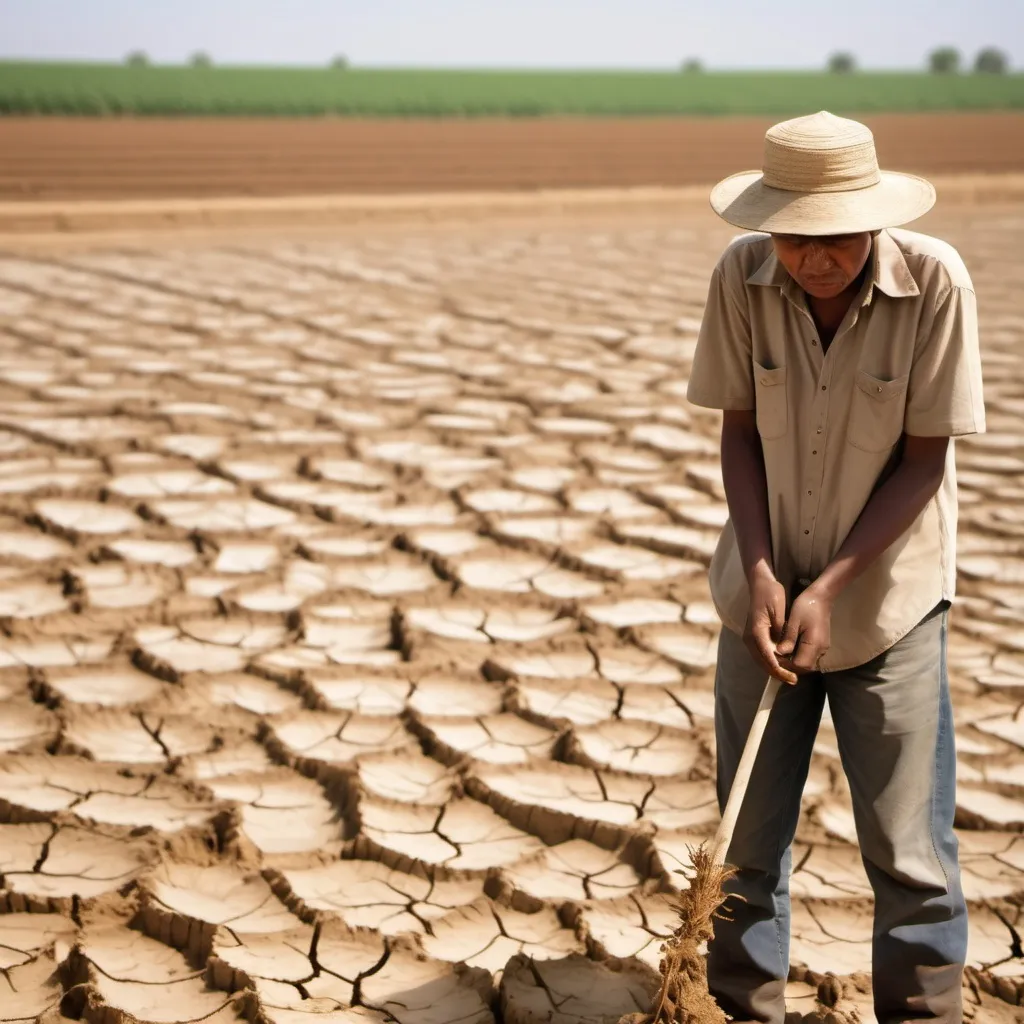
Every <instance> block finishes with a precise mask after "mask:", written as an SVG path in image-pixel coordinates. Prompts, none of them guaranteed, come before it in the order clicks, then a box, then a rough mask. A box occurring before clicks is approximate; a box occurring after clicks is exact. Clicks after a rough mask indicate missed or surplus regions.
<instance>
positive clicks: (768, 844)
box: [708, 629, 825, 1024]
mask: <svg viewBox="0 0 1024 1024" xmlns="http://www.w3.org/2000/svg"><path fill="white" fill-rule="evenodd" d="M767 681H768V680H767V676H766V675H765V672H764V670H763V669H762V668H760V667H759V666H758V665H757V663H756V662H755V661H754V659H753V658H752V657H751V656H750V653H749V652H748V651H747V648H746V646H745V645H744V643H743V641H742V639H741V638H740V637H738V636H737V635H736V634H735V633H732V632H730V631H729V630H728V629H723V630H722V632H721V635H720V639H719V645H718V667H717V670H716V674H715V739H716V744H717V748H718V801H719V806H720V807H722V808H724V806H725V801H726V799H727V798H728V795H729V790H730V788H731V786H732V781H733V777H734V776H735V773H736V768H737V766H738V764H739V760H740V755H741V754H742V753H743V745H744V743H745V742H746V738H747V734H748V733H749V732H750V727H751V724H752V723H753V720H754V715H755V713H756V711H757V707H758V704H759V703H760V700H761V694H762V692H763V691H764V687H765V683H766V682H767ZM824 700H825V692H824V687H823V685H822V682H821V677H820V676H818V675H811V676H806V677H804V678H803V679H802V680H801V681H800V682H799V683H798V684H797V685H796V686H785V685H784V686H783V687H782V688H781V690H780V691H779V695H778V697H777V699H776V702H775V706H774V708H773V709H772V713H771V716H770V717H769V719H768V725H767V728H766V730H765V734H764V738H763V740H762V742H761V747H760V750H759V751H758V756H757V761H756V763H755V765H754V771H753V774H752V776H751V780H750V786H749V788H748V790H747V794H746V797H745V799H744V801H743V805H742V808H741V810H740V814H739V819H738V820H737V822H736V831H735V833H734V834H733V838H732V843H731V845H730V847H729V853H728V857H727V861H728V863H729V864H731V865H733V866H734V867H736V868H738V873H737V875H736V877H735V878H733V879H732V880H731V881H730V882H729V883H728V884H727V887H726V888H727V891H728V892H729V893H730V894H731V896H733V897H742V898H730V899H729V900H728V901H727V902H726V904H725V906H724V908H723V912H724V913H725V914H726V915H727V918H728V919H726V920H717V921H716V922H715V937H714V939H713V940H712V942H711V944H710V948H709V951H708V981H709V986H710V989H711V992H712V994H713V995H714V996H715V998H716V999H717V1000H718V1002H719V1005H720V1006H721V1007H722V1009H724V1010H725V1011H726V1012H727V1013H730V1014H732V1015H733V1016H735V1017H738V1018H742V1019H746V1020H756V1021H761V1022H764V1024H782V1022H783V1020H784V1018H785V1012H786V1006H785V989H786V981H787V978H788V975H789V917H790V915H789V874H790V859H791V858H790V846H791V843H792V841H793V835H794V833H795V831H796V825H797V819H798V817H799V814H800V797H801V795H802V793H803V788H804V783H805V781H806V779H807V770H808V766H809V764H810V759H811V751H812V749H813V746H814V739H815V735H816V734H817V730H818V725H819V723H820V721H821V712H822V708H823V706H824Z"/></svg>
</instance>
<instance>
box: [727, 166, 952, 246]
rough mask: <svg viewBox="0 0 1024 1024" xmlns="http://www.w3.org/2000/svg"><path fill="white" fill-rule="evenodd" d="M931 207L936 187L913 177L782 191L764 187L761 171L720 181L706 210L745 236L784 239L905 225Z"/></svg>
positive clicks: (886, 176)
mask: <svg viewBox="0 0 1024 1024" xmlns="http://www.w3.org/2000/svg"><path fill="white" fill-rule="evenodd" d="M934 205H935V187H934V186H933V185H932V183H931V182H930V181H926V180H925V179H924V178H918V177H915V176H914V175H912V174H900V173H897V172H894V171H883V172H882V175H881V180H880V181H879V182H878V183H877V184H875V185H870V186H868V187H867V188H861V189H855V190H852V191H849V192H812V193H807V192H787V191H784V190H783V189H778V188H772V187H770V186H768V185H765V183H764V180H763V177H762V174H761V172H760V171H745V172H743V173H741V174H734V175H732V176H731V177H729V178H726V179H725V180H724V181H720V182H719V183H718V184H717V185H716V186H715V187H714V188H713V189H712V191H711V208H712V209H713V210H714V211H715V213H717V214H718V216H719V217H721V218H722V219H723V220H725V221H727V222H728V223H730V224H733V225H734V226H736V227H738V228H746V229H747V230H748V231H767V232H769V233H771V234H785V235H849V234H856V233H857V232H860V231H881V230H883V229H885V228H895V227H900V226H901V225H903V224H909V223H910V222H911V221H913V220H917V218H918V217H921V216H923V215H924V214H926V213H927V212H928V211H929V210H930V209H931V208H932V206H934Z"/></svg>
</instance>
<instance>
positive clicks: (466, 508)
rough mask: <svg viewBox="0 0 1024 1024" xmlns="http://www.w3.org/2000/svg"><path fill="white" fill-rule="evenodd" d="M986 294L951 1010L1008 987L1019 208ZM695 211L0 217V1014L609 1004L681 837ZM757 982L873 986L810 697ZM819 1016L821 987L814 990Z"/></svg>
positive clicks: (994, 1013)
mask: <svg viewBox="0 0 1024 1024" xmlns="http://www.w3.org/2000/svg"><path fill="white" fill-rule="evenodd" d="M928 226H929V227H930V228H931V229H932V230H933V231H935V232H936V233H940V234H942V235H944V236H945V237H948V238H949V240H950V241H952V242H953V243H954V244H956V245H957V246H958V247H959V248H960V249H961V251H962V252H963V254H964V256H965V257H966V259H967V261H968V264H969V266H970V267H971V269H972V271H973V274H974V277H975V281H976V284H977V288H978V293H979V298H980V308H981V318H982V329H983V337H984V355H985V373H986V379H985V386H986V392H987V399H988V410H989V424H990V433H989V434H987V435H985V436H984V437H980V438H977V439H972V440H970V441H966V442H964V443H962V444H960V445H959V446H958V453H959V464H960V470H961V477H960V480H961V488H962V491H961V494H962V499H961V500H962V509H961V523H962V537H961V545H960V555H959V557H960V570H961V592H962V599H961V601H960V602H959V604H958V606H957V607H956V609H955V611H954V613H953V615H952V619H951V642H950V656H949V668H950V677H951V685H952V687H953V689H954V694H955V703H956V724H957V736H958V740H959V783H960V785H959V796H958V804H959V809H958V816H957V827H958V831H959V836H960V841H961V851H962V859H963V871H964V885H965V889H966V893H967V897H968V899H969V900H970V904H971V939H970V952H969V961H970V967H969V970H968V973H967V978H966V987H965V991H964V995H965V1002H966V1006H967V1014H968V1017H969V1019H970V1020H972V1021H977V1022H983V1024H989V1022H994V1024H1001V1022H1007V1024H1008V1022H1011V1021H1014V1020H1018V1021H1019V1020H1020V1019H1021V1014H1022V1010H1021V1008H1020V1004H1021V1003H1022V1002H1024V958H1022V955H1021V940H1020V936H1021V933H1022V930H1024V909H1022V908H1024V881H1022V879H1024V776H1022V773H1021V767H1020V766H1021V758H1022V753H1024V514H1021V513H1020V512H1019V511H1018V509H1019V508H1020V505H1021V499H1022V498H1024V484H1022V483H1021V480H1022V478H1024V455H1022V433H1021V422H1022V413H1024V384H1022V373H1021V370H1022V366H1024V363H1022V357H1021V351H1022V347H1024V312H1022V308H1021V302H1020V291H1019V285H1020V281H1021V280H1022V279H1024V258H1022V256H1021V254H1020V250H1019V241H1018V240H1019V238H1020V234H1021V230H1022V228H1024V209H1020V208H1000V209H996V208H992V207H985V206H973V207H963V208H958V207H956V206H955V205H953V206H946V207H945V208H944V209H943V210H942V212H941V213H940V214H936V215H935V216H934V217H933V218H932V220H931V221H930V222H929V225H928ZM727 238H728V232H727V229H724V228H718V227H714V226H709V224H708V219H707V218H706V216H703V215H702V217H701V218H700V219H699V220H698V219H696V218H695V219H692V220H688V219H685V217H683V216H682V215H681V216H680V217H679V218H678V219H675V220H664V221H663V222H662V223H660V224H657V225H651V224H635V225H634V224H629V223H623V222H622V220H621V219H620V220H619V221H617V222H616V223H615V224H614V225H611V226H607V227H604V228H602V227H599V226H595V225H593V224H587V225H584V224H578V225H575V226H574V225H573V224H571V223H566V222H562V223H559V224H557V225H554V226H552V225H551V224H548V223H536V224H533V225H522V226H519V227H512V226H506V227H504V228H502V229H500V230H499V229H495V230H494V231H480V230H476V231H474V232H472V233H470V232H465V233H460V232H459V231H458V230H453V231H447V232H442V233H430V232H427V231H418V230H417V229H415V228H410V229H409V230H408V231H405V232H401V231H396V230H391V231H389V232H388V233H386V234H384V233H379V234H374V233H372V232H371V231H367V232H364V233H363V234H362V235H359V236H355V235H350V236H347V237H345V238H336V239H333V240H328V239H325V238H323V237H322V236H321V237H320V238H318V239H316V240H309V239H306V240H302V239H301V238H299V237H298V236H296V237H292V238H288V237H281V238H278V239H276V240H274V241H268V240H266V239H263V240H258V241H254V240H252V239H250V240H248V241H244V242H239V241H238V240H237V239H236V240H231V239H228V238H226V237H225V238H224V239H220V240H218V238H216V237H211V238H210V239H209V240H208V241H207V242H206V243H204V244H201V245H197V244H192V245H190V246H189V247H187V248H186V247H176V245H175V242H174V239H173V237H172V236H165V237H164V238H163V239H161V240H160V241H159V242H158V243H151V244H149V245H145V244H137V245H135V246H133V247H121V248H117V249H113V248H108V249H104V250H86V251H83V250H78V251H74V252H72V251H67V252H58V251H51V252H48V253H46V254H40V253H36V254H35V255H23V256H18V255H15V254H10V253H9V254H7V255H4V256H2V257H0V345H2V358H0V452H2V455H3V458H2V464H0V626H2V629H0V699H2V701H3V705H2V710H0V966H2V967H3V975H2V977H0V1021H2V1022H3V1024H13V1022H18V1024H27V1022H31V1021H45V1022H48V1024H55V1022H63V1021H66V1020H77V1019H82V1020H86V1021H88V1022H90V1024H127V1022H135V1021H138V1022H143V1024H150V1022H152V1024H198V1022H215V1024H227V1022H233V1021H237V1020H247V1021H250V1022H252V1024H342V1022H344V1024H357V1022H358V1024H367V1022H377V1024H385V1022H386V1024H396V1022H398V1024H456V1022H458V1024H487V1022H493V1021H500V1020H503V1021H506V1022H510V1024H511V1022H540V1021H558V1022H562V1024H574V1022H612V1021H615V1020H617V1018H618V1015H619V1014H620V1013H627V1012H630V1011H634V1010H637V1009H638V1008H641V1007H642V1006H643V1003H644V1000H645V999H646V998H647V994H648V993H649V991H650V988H651V985H652V983H653V982H652V978H653V973H652V969H653V968H655V967H656V965H657V962H658V959H659V945H660V942H661V941H662V939H663V937H664V936H665V935H666V934H667V933H668V932H669V931H670V930H671V929H672V927H673V916H672V910H671V907H670V905H669V902H668V901H669V898H670V897H671V894H672V892H673V891H674V888H675V887H676V886H678V885H679V884H680V883H681V876H680V875H679V874H678V873H677V872H678V870H679V869H680V867H682V866H683V865H684V864H685V863H686V859H687V850H688V848H689V847H690V846H691V845H692V844H693V843H695V842H698V841H699V840H700V839H701V838H703V837H706V836H708V835H710V834H711V833H712V831H713V830H714V828H715V824H716V821H717V810H716V807H715V803H714V793H713V764H714V749H713V732H712V720H711V716H712V674H713V667H714V658H715V637H716V629H717V626H716V622H715V616H714V613H713V609H712V608H711V606H710V599H709V594H708V590H707V582H706V580H707V566H708V561H709V558H710V554H711V551H712V550H713V545H714V542H715V537H716V534H717V531H718V529H719V528H720V527H721V524H722V522H723V521H724V517H725V504H724V495H723V490H722V482H721V476H720V473H719V470H718V466H717V440H716V437H717V429H718V421H717V418H716V416H715V415H713V414H706V413H702V412H699V411H698V410H694V409H691V408H689V407H688V406H687V405H686V402H685V400H684V393H685V387H686V381H687V376H688V373H689V369H690V361H691V358H692V354H693V350H694V343H695V338H696V331H697V327H698V324H699V321H700V317H701V313H702V305H703V300H704V291H705V288H706V284H707V280H708V277H709V274H710V271H711V267H712V265H713V262H714V260H715V258H716V256H717V253H718V252H719V251H720V249H721V246H722V245H723V244H724V243H725V241H726V239H727ZM794 863H795V865H796V867H795V872H794V876H793V885H792V889H793V897H794V910H793V931H794V935H793V962H794V966H793V970H792V977H791V983H790V991H789V995H790V1001H791V1008H792V1010H793V1012H794V1014H796V1018H795V1019H797V1018H801V1017H804V1016H806V1017H808V1018H810V1019H823V1020H826V1019H827V1020H837V1021H847V1022H852V1021H855V1020H859V1021H863V1022H867V1021H871V1020H873V1017H872V1015H871V1010H870V974H869V972H870V935H871V903H870V891H869V889H868V886H867V881H866V878H865V875H864V871H863V868H862V866H861V864H860V860H859V857H858V854H857V848H856V845H855V835H854V829H853V821H852V817H851V812H850V803H849V797H848V793H847V789H846V786H845V783H844V781H843V776H842V772H841V770H840V767H839V761H838V754H837V750H836V746H835V739H834V733H833V732H832V730H831V728H830V726H829V723H828V720H827V719H826V721H825V722H824V723H823V725H822V730H821V734H820V737H819V741H818V744H817V748H816V752H815V755H814V761H813V766H812V770H811V775H810V780H809V782H808V786H807V789H806V792H805V797H804V815H803V817H802V820H801V825H800V831H799V835H798V840H797V850H796V853H795V856H794ZM829 1014H831V1015H832V1016H831V1017H830V1016H829Z"/></svg>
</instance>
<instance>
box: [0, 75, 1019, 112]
mask: <svg viewBox="0 0 1024 1024" xmlns="http://www.w3.org/2000/svg"><path fill="white" fill-rule="evenodd" d="M808 107H817V108H819V109H828V110H832V111H834V112H837V113H857V112H872V111H921V110H935V111H949V110H1006V109H1022V108H1024V75H1021V74H1007V75H984V74H949V75H932V74H923V73H898V74H897V73H880V72H878V73H876V72H859V73H854V74H828V73H825V72H779V73H774V72H669V71H666V72H618V71H593V72H590V71H588V72H569V71H566V72H554V71H536V72H535V71H521V72H514V71H415V70H410V71H403V70H394V71H392V70H370V69H362V68H354V69H344V70H343V69H333V68H265V67H261V68H245V67H223V68H221V67H208V68H205V67H200V68H193V67H178V66H174V67H171V66H157V67H130V66H127V65H118V64H71V63H61V64H57V63H22V62H0V114H79V115H106V114H129V115H130V114H140V115H145V114H150V115H200V116H202V115H217V114H221V115H272V116H282V117H285V116H316V115H328V114H334V115H342V116H344V115H349V116H352V115H362V116H378V117H413V116H419V117H424V116H425V117H480V116H486V115H493V116H513V117H531V116H545V115H558V114H568V115H593V116H602V115H605V116H607V115H622V116H629V115H638V116H642V115H647V116H656V115H670V114H696V115H715V114H765V115H768V114H772V115H779V114H781V115H784V114H789V113H791V112H796V111H805V110H807V109H808Z"/></svg>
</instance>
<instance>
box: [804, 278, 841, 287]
mask: <svg viewBox="0 0 1024 1024" xmlns="http://www.w3.org/2000/svg"><path fill="white" fill-rule="evenodd" d="M841 284H842V281H840V280H839V278H837V277H805V278H804V287H805V288H808V289H811V288H836V287H839V286H840V285H841Z"/></svg>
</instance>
